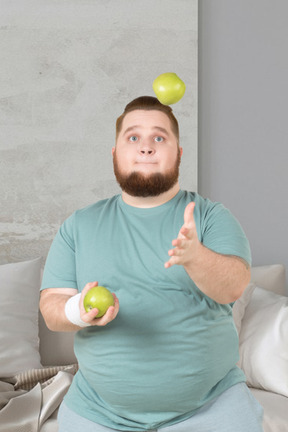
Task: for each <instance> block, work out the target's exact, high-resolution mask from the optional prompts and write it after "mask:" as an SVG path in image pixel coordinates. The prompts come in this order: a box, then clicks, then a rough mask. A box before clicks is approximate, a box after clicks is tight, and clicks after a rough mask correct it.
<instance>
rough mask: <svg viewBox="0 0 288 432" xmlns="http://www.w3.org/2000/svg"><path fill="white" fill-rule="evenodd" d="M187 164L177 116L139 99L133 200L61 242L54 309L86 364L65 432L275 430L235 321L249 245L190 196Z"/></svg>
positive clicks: (128, 192) (123, 135)
mask: <svg viewBox="0 0 288 432" xmlns="http://www.w3.org/2000/svg"><path fill="white" fill-rule="evenodd" d="M182 153H183V150H182V148H181V147H180V146H179V130H178V123H177V120H176V118H175V117H174V115H173V113H172V109H171V108H170V107H168V106H164V105H162V104H161V103H160V102H159V101H158V100H157V99H155V98H152V97H140V98H137V99H135V100H134V101H132V102H131V103H130V104H128V105H127V107H126V108H125V111H124V113H123V114H122V115H121V116H120V117H119V118H118V120H117V124H116V145H115V147H114V148H113V149H112V154H113V162H114V172H115V176H116V179H117V181H118V183H119V185H120V186H121V189H122V194H121V195H117V196H114V197H112V198H110V199H107V200H103V201H100V202H98V203H96V204H93V205H90V206H88V207H86V208H84V209H81V210H78V211H76V212H75V213H74V214H73V215H72V216H71V217H70V218H68V219H67V220H66V221H65V222H64V224H63V225H62V226H61V228H60V230H59V232H58V233H57V235H56V238H55V239H54V242H53V244H52V246H51V249H50V252H49V254H48V258H47V262H46V266H45V272H44V277H43V284H42V288H41V289H42V292H41V300H40V306H41V311H42V314H43V316H44V318H45V320H46V323H47V325H48V327H49V328H50V329H51V330H54V331H75V330H76V334H75V354H76V357H77V359H78V362H79V371H78V373H77V374H76V376H75V377H74V379H73V382H72V385H71V387H70V389H69V391H68V393H67V395H66V397H65V399H64V402H63V404H62V405H61V408H60V412H59V432H68V431H69V432H76V431H79V432H80V431H84V430H85V432H87V431H88V432H104V431H106V432H109V431H115V430H118V431H152V430H153V431H156V430H157V431H158V430H159V431H161V432H168V431H169V432H180V431H183V432H192V431H195V432H204V431H205V432H206V431H207V432H228V431H229V432H247V430H249V432H260V431H262V427H261V418H262V408H261V407H260V405H259V404H258V403H257V402H256V400H255V399H254V398H253V397H252V395H251V393H250V392H249V390H248V388H247V387H246V384H245V376H244V374H243V373H242V371H241V370H240V369H238V368H237V366H236V363H237V361H238V338H237V333H236V330H235V326H234V324H233V319H232V304H233V302H234V301H235V300H236V299H237V298H239V297H240V296H241V294H242V292H243V290H244V289H245V287H246V286H247V284H248V282H249V280H250V249H249V245H248V242H247V239H246V237H245V235H244V233H243V230H242V229H241V227H240V225H239V223H238V222H237V221H236V220H235V218H234V217H233V216H232V215H231V213H230V212H229V211H228V210H227V209H225V208H224V207H223V206H222V205H221V204H219V203H212V202H210V201H209V200H205V199H203V198H202V197H200V196H199V195H198V194H196V193H190V192H186V191H182V190H180V186H179V182H178V175H179V165H180V160H181V157H182ZM98 283H99V285H104V286H106V287H107V288H108V289H110V291H112V292H113V293H114V294H113V295H114V299H115V306H111V307H109V309H108V311H107V312H106V314H105V315H104V316H103V317H101V318H98V319H97V318H95V316H96V315H97V309H93V310H91V311H90V312H88V313H86V312H85V310H84V307H83V299H84V296H85V294H86V293H87V291H88V290H89V289H91V288H92V287H94V286H96V285H97V284H98Z"/></svg>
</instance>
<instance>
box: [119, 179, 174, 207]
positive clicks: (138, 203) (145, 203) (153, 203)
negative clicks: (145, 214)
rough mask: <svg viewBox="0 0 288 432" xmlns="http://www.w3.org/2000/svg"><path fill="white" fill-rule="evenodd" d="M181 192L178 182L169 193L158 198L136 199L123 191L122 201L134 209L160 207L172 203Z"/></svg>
mask: <svg viewBox="0 0 288 432" xmlns="http://www.w3.org/2000/svg"><path fill="white" fill-rule="evenodd" d="M179 190H180V186H179V183H178V182H177V183H176V184H175V185H174V186H173V187H172V188H171V189H169V190H168V191H167V192H164V193H162V194H160V195H158V196H155V197H154V196H151V197H146V198H143V197H135V196H132V195H129V194H127V193H126V192H124V191H122V199H123V201H124V202H125V203H126V204H128V205H130V206H132V207H139V208H151V207H158V206H160V205H162V204H165V203H166V202H168V201H170V200H171V199H172V198H174V196H175V195H177V193H178V192H179Z"/></svg>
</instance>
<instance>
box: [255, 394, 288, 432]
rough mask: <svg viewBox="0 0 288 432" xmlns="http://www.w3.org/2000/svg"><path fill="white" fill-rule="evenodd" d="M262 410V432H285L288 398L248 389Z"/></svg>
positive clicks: (286, 427) (286, 428) (287, 428)
mask: <svg viewBox="0 0 288 432" xmlns="http://www.w3.org/2000/svg"><path fill="white" fill-rule="evenodd" d="M250 390H251V392H252V394H253V395H254V396H255V398H256V399H257V400H258V402H259V403H260V405H262V407H263V409H264V418H263V428H264V432H286V431H287V430H288V426H287V412H288V398H287V397H285V396H282V395H279V394H275V393H271V392H267V391H264V390H259V389H253V388H251V389H250Z"/></svg>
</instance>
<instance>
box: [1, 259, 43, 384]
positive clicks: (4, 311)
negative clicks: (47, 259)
mask: <svg viewBox="0 0 288 432" xmlns="http://www.w3.org/2000/svg"><path fill="white" fill-rule="evenodd" d="M40 271H41V258H37V259H34V260H31V261H24V262H19V263H12V264H4V265H0V289H1V302H0V346H1V356H0V377H1V378H7V377H10V376H13V375H15V374H16V373H18V372H20V371H24V370H27V369H31V368H41V367H42V366H41V363H40V355H39V337H38V310H39V287H40Z"/></svg>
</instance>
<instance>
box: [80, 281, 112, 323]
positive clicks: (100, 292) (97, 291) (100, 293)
mask: <svg viewBox="0 0 288 432" xmlns="http://www.w3.org/2000/svg"><path fill="white" fill-rule="evenodd" d="M83 303H84V309H85V311H86V312H89V311H90V310H91V309H95V308H96V309H98V314H97V315H96V318H100V317H102V316H103V315H104V314H105V313H106V311H107V309H108V308H109V306H114V304H115V302H114V297H113V295H112V294H111V292H110V291H109V290H108V289H107V288H105V287H103V286H96V287H93V288H91V289H90V290H89V291H88V292H87V294H86V295H85V297H84V302H83Z"/></svg>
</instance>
